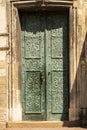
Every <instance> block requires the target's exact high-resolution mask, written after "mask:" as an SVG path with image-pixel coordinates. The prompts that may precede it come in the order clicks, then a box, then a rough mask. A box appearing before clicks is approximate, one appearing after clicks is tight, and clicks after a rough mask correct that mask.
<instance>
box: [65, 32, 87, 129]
mask: <svg viewBox="0 0 87 130" xmlns="http://www.w3.org/2000/svg"><path fill="white" fill-rule="evenodd" d="M73 94H74V96H73ZM70 98H71V102H72V104H74V107H75V109H76V110H75V111H77V112H75V113H74V110H73V112H72V116H74V117H75V118H76V121H71V122H69V124H68V122H67V121H65V122H64V124H63V126H68V127H72V126H77V127H78V126H81V127H84V128H86V129H87V33H86V36H85V40H84V43H83V45H82V51H81V54H80V58H79V63H78V67H77V72H76V76H75V80H74V84H73V87H72V90H71V93H70ZM79 108H80V109H79Z"/></svg>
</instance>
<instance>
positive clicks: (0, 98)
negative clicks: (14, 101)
mask: <svg viewBox="0 0 87 130" xmlns="http://www.w3.org/2000/svg"><path fill="white" fill-rule="evenodd" d="M1 101H2V102H4V101H6V94H5V93H4V94H3V93H1V94H0V102H1ZM0 108H2V106H0Z"/></svg>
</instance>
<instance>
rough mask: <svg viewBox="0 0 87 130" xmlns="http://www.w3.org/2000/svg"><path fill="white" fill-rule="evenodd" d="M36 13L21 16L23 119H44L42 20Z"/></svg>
mask: <svg viewBox="0 0 87 130" xmlns="http://www.w3.org/2000/svg"><path fill="white" fill-rule="evenodd" d="M42 21H43V17H42V16H41V15H37V13H31V14H27V13H24V14H22V16H21V22H22V77H23V78H22V98H23V120H45V82H41V74H42V73H43V75H44V72H45V71H44V62H45V61H44V22H43V26H42V24H41V23H42Z"/></svg>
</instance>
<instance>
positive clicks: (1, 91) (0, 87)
mask: <svg viewBox="0 0 87 130" xmlns="http://www.w3.org/2000/svg"><path fill="white" fill-rule="evenodd" d="M1 93H6V87H5V86H2V85H1V86H0V94H1Z"/></svg>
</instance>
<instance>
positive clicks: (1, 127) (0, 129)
mask: <svg viewBox="0 0 87 130" xmlns="http://www.w3.org/2000/svg"><path fill="white" fill-rule="evenodd" d="M5 128H6V122H0V130H5Z"/></svg>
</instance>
